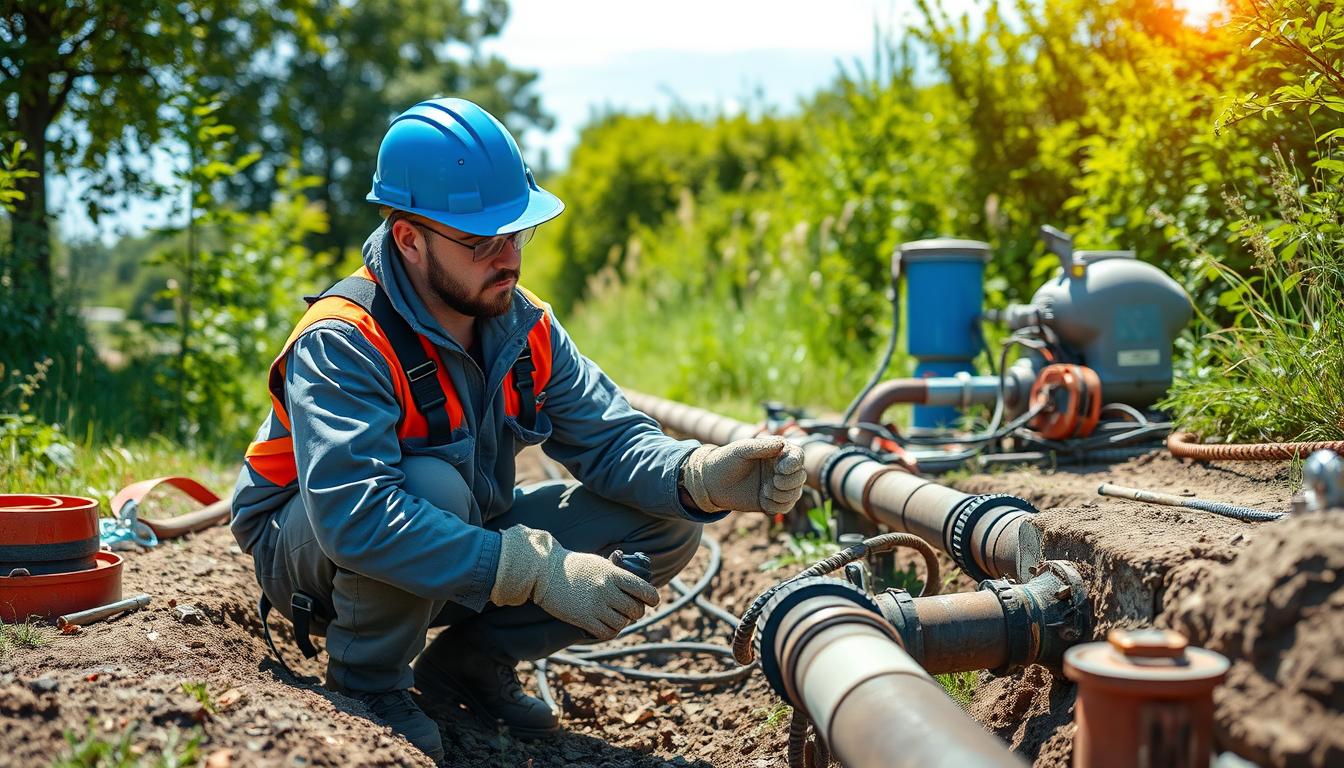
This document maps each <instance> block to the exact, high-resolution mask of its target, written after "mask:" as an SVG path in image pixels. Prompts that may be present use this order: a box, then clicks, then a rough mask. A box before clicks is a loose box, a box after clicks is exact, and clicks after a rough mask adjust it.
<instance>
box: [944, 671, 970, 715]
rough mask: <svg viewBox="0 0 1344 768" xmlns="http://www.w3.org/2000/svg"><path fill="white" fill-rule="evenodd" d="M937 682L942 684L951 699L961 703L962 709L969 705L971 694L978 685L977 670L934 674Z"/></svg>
mask: <svg viewBox="0 0 1344 768" xmlns="http://www.w3.org/2000/svg"><path fill="white" fill-rule="evenodd" d="M934 679H935V680H937V681H938V684H939V685H941V686H943V690H944V691H947V695H948V696H950V697H952V700H953V701H955V702H957V704H959V705H961V708H962V709H966V708H967V707H969V706H971V696H972V694H974V693H975V688H976V686H978V685H980V673H979V672H949V673H947V674H945V675H934Z"/></svg>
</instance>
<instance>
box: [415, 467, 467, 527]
mask: <svg viewBox="0 0 1344 768" xmlns="http://www.w3.org/2000/svg"><path fill="white" fill-rule="evenodd" d="M398 466H399V468H400V469H401V471H402V474H404V475H406V479H405V480H404V481H403V482H402V484H401V487H402V490H404V491H406V492H407V493H409V494H411V495H412V496H419V497H420V498H422V499H424V500H425V501H428V502H429V503H430V504H433V505H434V506H436V507H438V508H439V509H442V510H444V511H446V512H451V513H453V514H455V515H457V516H458V517H461V518H462V519H463V520H466V519H467V518H468V516H469V515H470V510H471V488H470V487H469V486H468V485H467V481H466V480H464V479H463V478H462V473H461V472H458V471H457V467H454V466H453V465H452V464H449V463H448V462H446V461H444V460H443V459H438V458H435V457H433V456H405V457H403V458H402V460H401V464H400V465H398Z"/></svg>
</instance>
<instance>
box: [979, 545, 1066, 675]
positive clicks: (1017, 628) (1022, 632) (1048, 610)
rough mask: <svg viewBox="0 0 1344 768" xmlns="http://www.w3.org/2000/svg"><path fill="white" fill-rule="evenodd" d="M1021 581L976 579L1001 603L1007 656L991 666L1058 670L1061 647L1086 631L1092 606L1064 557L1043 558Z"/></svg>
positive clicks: (1006, 670)
mask: <svg viewBox="0 0 1344 768" xmlns="http://www.w3.org/2000/svg"><path fill="white" fill-rule="evenodd" d="M1035 572H1036V575H1035V577H1033V578H1032V579H1031V580H1030V581H1028V582H1027V583H1025V584H1016V583H1013V582H1012V581H1010V580H1008V579H990V580H987V581H984V582H981V584H980V589H981V590H982V591H989V592H993V593H994V596H995V597H996V598H998V600H999V605H1000V606H1002V608H1003V620H1004V623H1005V624H1006V626H1007V632H1008V634H1007V637H1008V660H1007V662H1006V663H1004V665H1003V666H1001V667H999V668H997V669H992V670H990V672H992V673H993V674H995V675H1009V674H1012V673H1014V672H1017V671H1018V670H1020V669H1022V668H1023V667H1026V666H1028V665H1030V664H1042V665H1044V666H1047V667H1050V668H1051V669H1054V670H1056V671H1059V670H1062V669H1063V665H1064V652H1065V651H1066V650H1068V649H1069V648H1070V647H1072V646H1074V645H1076V644H1077V643H1079V642H1081V641H1083V640H1086V639H1087V638H1089V637H1091V636H1092V606H1091V602H1090V601H1089V600H1088V597H1087V587H1086V585H1085V584H1084V583H1083V577H1082V575H1081V574H1079V573H1078V569H1077V568H1075V567H1074V566H1073V564H1072V563H1069V562H1067V561H1064V560H1046V561H1044V562H1042V563H1040V564H1039V565H1038V566H1037V567H1036V569H1035Z"/></svg>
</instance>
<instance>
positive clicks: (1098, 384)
mask: <svg viewBox="0 0 1344 768" xmlns="http://www.w3.org/2000/svg"><path fill="white" fill-rule="evenodd" d="M1041 235H1042V237H1043V238H1044V240H1045V242H1046V245H1047V247H1048V248H1049V249H1050V250H1051V251H1052V252H1053V253H1055V254H1056V255H1058V257H1059V262H1060V271H1059V273H1058V274H1057V275H1056V276H1055V277H1053V278H1052V279H1051V280H1050V281H1049V282H1047V283H1046V284H1045V285H1042V286H1041V287H1040V288H1039V289H1038V290H1037V291H1036V293H1035V295H1034V296H1033V297H1032V299H1031V302H1030V303H1028V304H1014V305H1010V306H1009V307H1007V308H1005V309H1002V310H990V311H988V312H985V311H982V306H981V305H982V296H983V275H984V265H985V264H986V263H987V262H988V261H989V258H990V249H989V246H988V245H987V244H986V243H982V242H978V241H974V240H952V239H935V240H919V241H915V242H910V243H905V244H904V245H902V246H900V248H898V249H897V251H896V253H895V254H894V255H893V257H892V275H893V280H895V279H896V278H898V277H899V276H900V275H901V274H902V273H904V276H905V280H906V297H907V299H906V307H905V322H906V328H907V351H908V352H909V354H910V356H911V357H913V358H915V359H916V361H917V366H916V368H915V378H914V379H907V380H896V381H888V382H883V385H882V386H878V387H871V388H870V390H868V391H866V392H865V393H864V395H863V396H862V397H861V398H860V399H859V400H858V401H856V404H857V411H858V414H859V422H860V423H874V422H877V421H878V420H879V419H880V417H881V415H882V412H883V411H885V410H886V408H887V407H889V406H890V405H892V404H894V403H897V402H908V403H913V404H914V419H913V429H911V430H910V437H911V438H912V439H913V440H914V441H916V442H920V443H933V442H939V441H938V440H936V439H932V438H933V436H932V435H931V434H930V433H941V434H947V433H946V432H944V431H945V430H947V429H949V428H953V427H955V426H956V425H957V422H958V421H959V420H960V410H961V409H965V408H967V407H969V406H971V405H977V404H985V405H992V406H996V408H995V411H996V416H995V423H994V424H993V425H992V426H991V431H996V430H998V427H999V424H998V423H997V422H998V420H999V419H1000V418H1001V417H1003V416H1004V415H1007V416H1009V417H1015V418H1012V419H1010V420H1008V423H1007V424H1006V425H1005V429H1004V434H1007V432H1008V431H1009V430H1008V429H1007V428H1008V427H1019V426H1024V425H1029V426H1030V427H1031V429H1033V430H1035V433H1036V434H1037V435H1039V436H1041V437H1043V438H1046V439H1048V440H1066V439H1072V438H1081V437H1086V436H1087V435H1089V434H1090V433H1091V432H1092V431H1093V429H1095V427H1096V425H1097V423H1098V420H1099V418H1100V413H1101V410H1102V407H1103V404H1107V407H1108V408H1110V407H1114V408H1118V409H1124V412H1125V413H1129V414H1132V415H1136V416H1138V415H1139V414H1140V412H1141V411H1142V409H1145V408H1147V407H1148V406H1151V405H1152V404H1153V403H1154V402H1156V401H1157V400H1158V399H1159V398H1160V397H1162V395H1163V394H1164V393H1165V392H1166V390H1167V389H1168V387H1170V386H1171V377H1172V368H1171V355H1172V342H1173V340H1174V339H1175V338H1176V336H1177V334H1179V333H1180V332H1181V329H1182V328H1184V327H1185V324H1186V323H1187V322H1189V320H1190V316H1191V313H1192V309H1191V303H1190V299H1189V297H1187V296H1186V294H1185V291H1184V290H1182V288H1181V286H1180V285H1178V284H1177V283H1176V281H1174V280H1172V279H1171V278H1170V277H1168V276H1167V275H1166V274H1164V273H1163V272H1162V271H1161V270H1159V269H1158V268H1157V267H1155V266H1153V265H1151V264H1148V263H1146V262H1143V261H1140V260H1139V259H1137V258H1136V257H1135V254H1134V252H1133V251H1075V250H1073V244H1072V241H1071V239H1070V238H1069V236H1068V235H1066V234H1064V233H1063V232H1060V231H1059V230H1057V229H1055V228H1053V227H1048V226H1047V227H1042V228H1041ZM897 295H899V294H897ZM982 321H994V322H999V323H1002V324H1004V325H1005V326H1007V328H1008V329H1009V330H1010V332H1011V333H1010V334H1009V336H1008V337H1007V339H1005V341H1004V344H1005V349H1004V350H1003V352H1002V353H1001V354H1000V355H998V360H999V369H998V370H997V371H996V372H995V373H994V374H991V375H983V374H977V373H976V371H975V368H974V360H975V357H976V356H977V355H978V354H979V352H980V351H982V350H985V351H988V350H987V346H986V345H985V343H984V341H983V339H982V336H981V333H980V323H981V322H982ZM1012 345H1020V346H1023V347H1026V348H1027V350H1028V353H1027V354H1025V355H1023V356H1021V357H1019V358H1018V359H1017V360H1016V362H1014V363H1013V365H1011V366H1010V367H1007V368H1006V369H1004V368H1003V363H1004V361H1005V360H1006V352H1007V347H1008V346H1012ZM1112 404H1118V405H1112ZM1139 420H1141V421H1144V423H1146V420H1144V419H1142V417H1141V416H1139ZM1019 422H1020V423H1019ZM999 436H1002V435H999ZM990 437H992V436H991V435H985V436H982V441H983V440H987V439H988V438H990ZM941 442H944V443H952V442H957V439H956V438H955V437H954V436H951V435H948V436H947V438H946V439H944V440H942V441H941Z"/></svg>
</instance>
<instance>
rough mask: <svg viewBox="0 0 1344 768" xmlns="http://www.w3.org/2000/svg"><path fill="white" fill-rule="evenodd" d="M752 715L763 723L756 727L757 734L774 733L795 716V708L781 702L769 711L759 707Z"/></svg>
mask: <svg viewBox="0 0 1344 768" xmlns="http://www.w3.org/2000/svg"><path fill="white" fill-rule="evenodd" d="M751 714H752V715H753V716H755V717H759V718H760V719H761V722H760V723H758V724H757V726H756V733H761V732H762V731H773V730H775V729H777V728H779V726H781V725H783V724H784V723H786V722H788V720H789V718H790V717H792V716H793V707H791V706H789V705H788V704H785V703H784V702H782V701H781V702H779V703H778V704H776V705H775V706H773V707H770V708H768V709H767V708H766V707H758V708H756V709H754V710H752V712H751Z"/></svg>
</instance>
